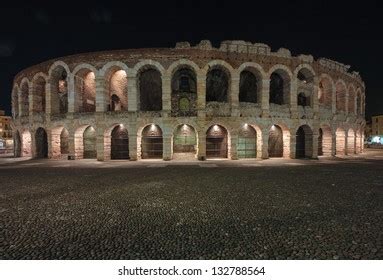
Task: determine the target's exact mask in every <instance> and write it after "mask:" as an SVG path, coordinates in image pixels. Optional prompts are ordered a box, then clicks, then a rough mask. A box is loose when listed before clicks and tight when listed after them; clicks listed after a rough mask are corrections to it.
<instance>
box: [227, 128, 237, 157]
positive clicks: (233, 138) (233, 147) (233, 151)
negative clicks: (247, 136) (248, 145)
mask: <svg viewBox="0 0 383 280" xmlns="http://www.w3.org/2000/svg"><path fill="white" fill-rule="evenodd" d="M237 144H238V133H237V132H233V131H232V132H231V133H230V155H229V158H230V159H232V160H236V159H238V150H237Z"/></svg>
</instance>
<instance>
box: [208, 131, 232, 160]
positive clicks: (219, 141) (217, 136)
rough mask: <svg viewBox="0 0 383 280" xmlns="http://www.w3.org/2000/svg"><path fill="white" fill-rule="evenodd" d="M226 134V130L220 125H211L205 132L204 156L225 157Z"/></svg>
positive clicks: (226, 153) (226, 151)
mask: <svg viewBox="0 0 383 280" xmlns="http://www.w3.org/2000/svg"><path fill="white" fill-rule="evenodd" d="M227 156H228V135H227V130H226V129H225V128H224V127H223V126H220V125H217V124H215V125H212V126H211V127H210V128H209V129H208V130H207V132H206V157H207V158H227Z"/></svg>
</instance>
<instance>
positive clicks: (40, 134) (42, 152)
mask: <svg viewBox="0 0 383 280" xmlns="http://www.w3.org/2000/svg"><path fill="white" fill-rule="evenodd" d="M35 145H36V157H37V158H47V157H48V136H47V133H46V131H45V129H44V128H42V127H39V128H38V129H37V131H36V137H35Z"/></svg>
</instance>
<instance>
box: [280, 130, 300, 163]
mask: <svg viewBox="0 0 383 280" xmlns="http://www.w3.org/2000/svg"><path fill="white" fill-rule="evenodd" d="M295 131H296V129H295V130H291V132H290V146H288V144H287V140H286V139H287V136H286V132H285V131H283V157H284V158H287V157H290V158H296V144H297V139H296V138H297V137H296V135H295ZM285 147H286V148H287V147H289V148H290V155H288V153H287V152H286V148H285Z"/></svg>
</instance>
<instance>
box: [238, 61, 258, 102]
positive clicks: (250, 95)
mask: <svg viewBox="0 0 383 280" xmlns="http://www.w3.org/2000/svg"><path fill="white" fill-rule="evenodd" d="M238 71H239V73H240V74H239V75H240V77H239V102H250V103H260V102H261V98H262V86H263V85H262V81H263V79H264V77H265V72H264V71H263V69H262V67H261V66H260V65H258V64H256V63H243V64H242V65H241V66H240V67H239V68H238Z"/></svg>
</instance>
